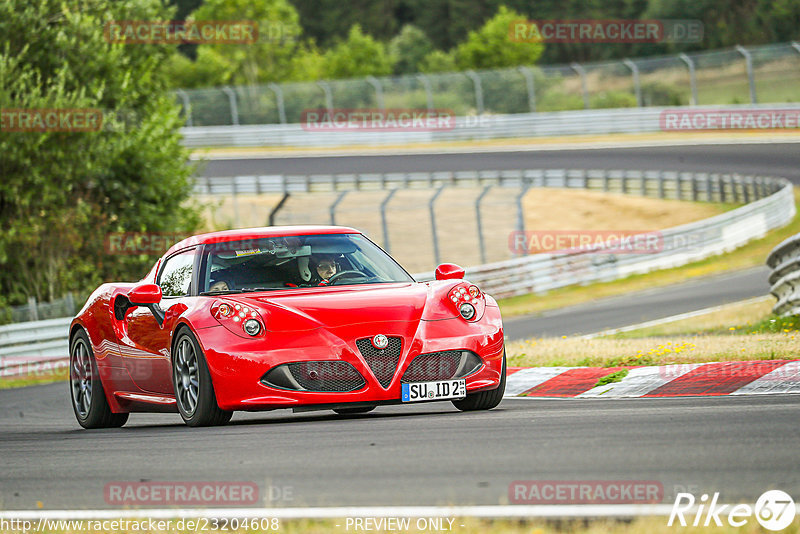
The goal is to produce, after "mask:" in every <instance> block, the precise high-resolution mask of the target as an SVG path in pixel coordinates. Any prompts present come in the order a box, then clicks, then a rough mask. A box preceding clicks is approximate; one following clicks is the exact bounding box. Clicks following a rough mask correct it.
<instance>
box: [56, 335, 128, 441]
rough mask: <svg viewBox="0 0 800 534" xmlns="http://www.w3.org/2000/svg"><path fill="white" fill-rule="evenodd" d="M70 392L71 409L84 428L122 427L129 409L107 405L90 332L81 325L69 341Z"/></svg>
mask: <svg viewBox="0 0 800 534" xmlns="http://www.w3.org/2000/svg"><path fill="white" fill-rule="evenodd" d="M69 386H70V387H69V392H70V398H71V399H72V411H73V412H74V413H75V418H76V419H77V420H78V424H79V425H81V426H82V427H83V428H119V427H121V426H122V425H124V424H125V423H126V422H127V421H128V414H127V413H114V412H112V411H111V407H110V406H109V405H108V400H107V399H106V393H105V390H104V389H103V382H102V381H101V380H100V373H99V372H98V370H97V362H96V361H95V358H94V351H93V350H92V344H91V343H90V342H89V336H87V335H86V332H85V331H84V330H83V329H81V330H79V331H78V333H77V334H75V336H74V337H73V338H72V340H71V341H70V344H69Z"/></svg>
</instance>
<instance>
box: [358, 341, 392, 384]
mask: <svg viewBox="0 0 800 534" xmlns="http://www.w3.org/2000/svg"><path fill="white" fill-rule="evenodd" d="M388 339H389V345H388V346H387V347H386V348H385V349H376V348H375V347H373V346H372V340H371V339H369V338H365V339H359V340H358V341H356V346H357V347H358V350H359V351H360V352H361V356H363V357H364V360H365V361H366V362H367V365H369V368H370V369H371V370H372V374H374V375H375V378H377V379H378V382H380V384H381V386H382V387H383V388H384V389H385V388H387V387H389V384H390V383H391V382H392V378H394V374H395V372H397V363H398V362H399V361H400V353H401V352H402V349H403V340H402V339H401V338H399V337H390V338H388Z"/></svg>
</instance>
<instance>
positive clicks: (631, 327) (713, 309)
mask: <svg viewBox="0 0 800 534" xmlns="http://www.w3.org/2000/svg"><path fill="white" fill-rule="evenodd" d="M772 298H774V297H772V296H771V295H765V296H763V297H754V298H751V299H746V300H740V301H738V302H729V303H728V304H721V305H719V306H712V307H710V308H703V309H702V310H695V311H691V312H686V313H679V314H678V315H671V316H669V317H662V318H661V319H654V320H652V321H645V322H644V323H638V324H632V325H628V326H623V327H620V328H611V329H609V330H603V331H601V332H595V333H593V334H586V335H583V336H579V337H578V339H594V338H596V337H603V336H611V335H613V334H619V333H621V332H630V331H632V330H639V329H641V328H650V327H651V326H659V325H662V324H666V323H673V322H675V321H682V320H683V319H691V318H692V317H699V316H700V315H707V314H709V313H715V312H718V311H720V310H722V309H724V308H727V307H730V306H736V305H745V304H755V303H757V302H763V301H766V300H769V299H772Z"/></svg>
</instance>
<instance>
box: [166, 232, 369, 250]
mask: <svg viewBox="0 0 800 534" xmlns="http://www.w3.org/2000/svg"><path fill="white" fill-rule="evenodd" d="M360 233H361V232H359V231H358V230H356V229H355V228H349V227H347V226H313V225H298V226H264V227H261V228H239V229H236V230H223V231H221V232H209V233H207V234H198V235H193V236H190V237H187V238H186V239H183V240H181V241H178V242H177V243H175V244H174V245H172V246H171V247H170V249H169V250H168V251H167V253H166V254H165V256H169V255H170V254H172V253H173V252H175V251H178V250H181V249H183V248H186V247H189V246H192V245H205V244H209V243H225V242H227V241H239V240H244V239H262V238H269V237H287V236H297V235H324V234H360Z"/></svg>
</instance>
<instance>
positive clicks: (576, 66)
mask: <svg viewBox="0 0 800 534" xmlns="http://www.w3.org/2000/svg"><path fill="white" fill-rule="evenodd" d="M570 67H572V70H574V71H575V72H576V73H578V75H579V76H580V77H581V92H582V93H583V108H584V109H589V87H588V85H587V82H586V69H584V68H583V67H582V66H581V65H580V64H578V63H572V64H571V65H570Z"/></svg>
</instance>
